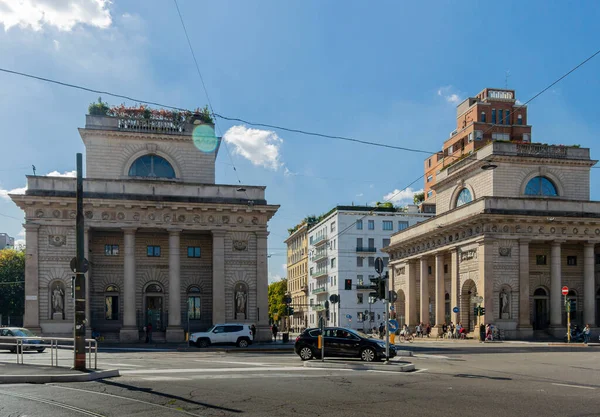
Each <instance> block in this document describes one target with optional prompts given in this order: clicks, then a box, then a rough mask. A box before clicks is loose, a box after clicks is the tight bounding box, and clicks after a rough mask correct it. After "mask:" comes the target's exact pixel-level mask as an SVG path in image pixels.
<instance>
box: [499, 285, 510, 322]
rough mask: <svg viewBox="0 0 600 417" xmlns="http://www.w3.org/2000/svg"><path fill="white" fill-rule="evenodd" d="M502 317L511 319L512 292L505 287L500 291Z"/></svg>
mask: <svg viewBox="0 0 600 417" xmlns="http://www.w3.org/2000/svg"><path fill="white" fill-rule="evenodd" d="M500 318H501V319H510V294H509V293H508V292H506V290H505V289H503V290H502V291H501V292H500Z"/></svg>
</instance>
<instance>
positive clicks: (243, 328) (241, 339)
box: [190, 323, 253, 348]
mask: <svg viewBox="0 0 600 417" xmlns="http://www.w3.org/2000/svg"><path fill="white" fill-rule="evenodd" d="M252 340H253V337H252V330H250V326H248V325H247V324H232V323H227V324H215V325H214V326H213V327H211V328H210V329H209V330H208V331H206V332H201V333H192V334H191V335H190V346H198V347H201V348H205V347H208V346H210V345H236V346H237V347H242V348H245V347H248V346H249V345H251V344H252Z"/></svg>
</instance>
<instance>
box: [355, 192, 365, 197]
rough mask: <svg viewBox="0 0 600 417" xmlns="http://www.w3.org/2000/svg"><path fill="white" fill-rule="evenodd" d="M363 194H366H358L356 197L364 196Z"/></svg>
mask: <svg viewBox="0 0 600 417" xmlns="http://www.w3.org/2000/svg"><path fill="white" fill-rule="evenodd" d="M362 196H364V194H363V193H360V194H356V197H362Z"/></svg>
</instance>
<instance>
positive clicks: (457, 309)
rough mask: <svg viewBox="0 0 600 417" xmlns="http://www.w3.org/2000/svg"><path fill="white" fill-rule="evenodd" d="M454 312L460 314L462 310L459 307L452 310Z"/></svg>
mask: <svg viewBox="0 0 600 417" xmlns="http://www.w3.org/2000/svg"><path fill="white" fill-rule="evenodd" d="M452 311H453V312H454V313H458V312H459V311H460V309H459V308H458V307H454V308H453V309H452Z"/></svg>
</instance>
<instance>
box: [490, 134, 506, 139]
mask: <svg viewBox="0 0 600 417" xmlns="http://www.w3.org/2000/svg"><path fill="white" fill-rule="evenodd" d="M492 139H493V140H510V135H509V134H508V133H492Z"/></svg>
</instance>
